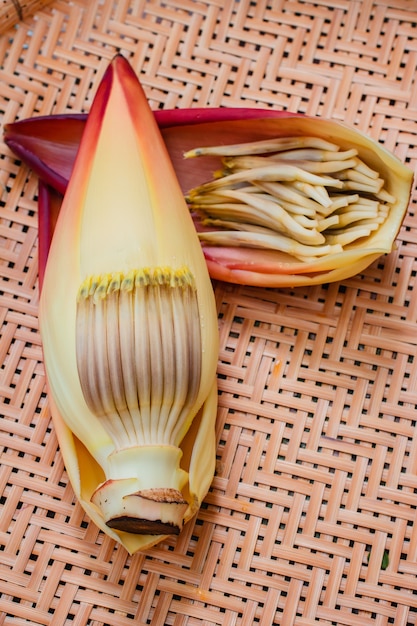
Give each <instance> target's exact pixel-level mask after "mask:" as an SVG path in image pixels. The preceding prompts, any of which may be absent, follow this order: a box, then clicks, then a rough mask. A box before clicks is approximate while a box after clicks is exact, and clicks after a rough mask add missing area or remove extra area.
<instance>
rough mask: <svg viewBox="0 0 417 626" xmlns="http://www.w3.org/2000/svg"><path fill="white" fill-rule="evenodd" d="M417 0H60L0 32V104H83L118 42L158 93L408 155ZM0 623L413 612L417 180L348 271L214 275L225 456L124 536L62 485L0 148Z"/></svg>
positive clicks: (47, 107) (331, 619)
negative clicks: (145, 540) (386, 238)
mask: <svg viewBox="0 0 417 626" xmlns="http://www.w3.org/2000/svg"><path fill="white" fill-rule="evenodd" d="M3 4H4V3H3ZM416 25H417V2H416V1H415V0H391V1H389V0H355V1H353V2H352V1H351V0H332V1H330V0H315V1H314V2H313V1H310V0H260V1H257V2H250V1H249V0H241V1H237V0H236V1H234V0H231V1H230V2H227V1H226V2H225V1H224V0H195V1H192V0H178V1H174V0H172V1H171V0H167V1H165V2H162V1H161V0H148V1H145V0H118V1H117V2H116V1H107V0H92V1H88V0H72V2H66V1H64V0H56V1H54V2H52V3H48V5H47V6H43V7H42V8H38V10H37V11H36V13H35V14H34V15H33V16H32V17H30V16H28V17H26V18H25V19H24V20H23V21H21V22H19V23H18V24H16V25H15V26H13V27H11V26H10V27H9V28H8V30H6V31H5V32H4V33H3V34H2V35H1V36H0V121H1V124H2V125H3V124H4V123H6V122H11V121H14V120H16V119H23V118H25V117H29V116H32V115H47V114H50V113H64V112H68V111H73V112H80V111H88V109H89V106H90V103H91V100H92V97H93V95H94V93H95V91H96V88H97V85H98V82H99V80H100V79H101V77H102V75H103V72H104V70H105V68H106V66H107V64H108V62H109V60H110V59H111V58H112V57H113V55H114V54H115V53H116V52H119V51H120V52H122V53H123V54H124V55H126V56H127V57H129V59H130V61H131V63H132V65H133V67H134V69H135V71H136V72H137V73H138V75H140V78H141V81H142V84H143V86H144V88H145V91H146V93H147V95H148V97H149V100H150V102H151V105H152V107H153V108H155V109H156V108H175V107H178V108H185V107H199V106H211V107H217V106H227V107H233V106H246V107H260V108H262V107H274V108H277V109H280V108H283V109H287V110H290V111H293V112H301V113H306V114H308V115H318V116H321V117H328V118H331V119H335V120H341V121H344V122H346V123H347V124H350V125H352V126H354V127H357V128H359V129H361V130H362V131H364V132H366V133H368V134H369V135H370V136H372V137H373V138H375V139H378V140H379V141H381V142H383V143H384V145H385V146H386V147H387V148H388V149H389V150H391V151H392V152H395V153H396V154H397V156H398V157H399V158H400V159H401V160H403V161H404V162H407V163H408V165H409V166H410V167H411V168H414V169H415V165H416V161H417V123H416V120H417V83H416V76H417V67H416V66H417V29H416ZM0 194H1V199H0V237H1V246H0V264H1V265H0V267H1V269H0V275H1V287H0V316H1V321H0V324H1V331H0V355H1V357H0V363H1V369H0V414H1V416H2V417H1V418H0V446H1V447H0V454H1V457H0V507H1V514H0V624H13V625H17V626H21V625H27V624H34V625H38V624H39V625H45V626H46V625H48V626H87V625H88V626H99V625H103V626H105V625H109V626H130V625H132V626H133V624H135V625H136V624H138V625H143V626H144V625H145V624H152V625H153V626H163V625H165V624H167V625H169V624H172V625H174V626H197V625H200V624H201V625H204V626H209V625H210V626H217V625H220V624H222V625H224V626H251V625H252V624H259V625H261V626H273V625H279V626H291V625H292V624H295V625H297V626H308V625H310V624H313V623H316V622H321V623H322V624H324V625H328V626H330V625H332V624H338V625H341V626H363V625H365V624H376V625H377V626H382V625H384V626H385V625H388V624H395V626H409V625H412V624H417V578H416V576H417V526H416V525H415V519H416V509H417V437H416V436H415V431H416V420H417V412H416V405H417V331H416V321H417V319H416V318H417V297H416V296H415V295H414V293H416V291H415V286H416V275H417V261H416V256H417V226H416V217H415V207H416V199H417V196H416V192H415V190H413V196H412V198H411V203H410V208H409V212H408V215H407V217H406V219H405V221H404V224H403V227H402V229H401V231H400V233H399V236H398V239H397V249H396V250H395V251H394V252H393V253H392V254H390V255H389V256H386V257H384V258H381V259H380V260H379V261H377V262H375V263H374V264H373V265H372V266H371V267H370V268H368V270H366V271H365V272H364V273H363V274H361V275H358V276H356V277H354V278H352V279H350V280H347V281H345V282H343V283H340V284H339V283H336V284H332V285H324V286H320V287H310V288H298V289H294V290H289V289H285V290H266V289H260V288H258V289H256V288H245V287H235V286H232V285H226V284H222V283H218V284H216V286H215V287H216V297H217V304H218V312H219V325H220V334H221V350H220V355H219V364H218V377H219V389H220V397H219V402H220V406H219V414H218V422H217V438H218V448H217V454H218V462H217V472H216V477H215V479H214V482H213V485H212V488H211V490H210V492H209V494H208V496H207V498H206V500H205V502H204V504H203V506H202V508H201V511H200V512H199V514H198V516H197V517H196V519H195V520H192V521H191V522H190V523H189V524H188V525H187V526H186V527H185V529H184V531H183V532H182V533H181V535H180V536H179V537H178V538H177V539H172V540H168V541H166V542H164V543H162V544H160V545H158V546H156V547H155V548H153V549H151V550H149V551H148V552H146V553H143V554H138V555H135V556H134V557H129V556H128V555H127V554H126V552H125V551H124V550H123V549H121V548H120V547H117V546H116V545H115V544H114V543H113V542H112V541H110V540H109V539H108V538H107V537H105V536H104V535H103V534H102V533H100V532H99V531H98V530H97V528H96V527H95V526H94V524H92V523H90V521H89V519H88V518H87V517H86V516H85V515H84V513H83V511H82V509H81V507H80V506H79V505H78V504H77V502H75V501H74V496H73V492H72V489H71V486H70V485H69V483H68V479H67V476H66V473H65V469H64V467H63V463H62V459H61V456H60V453H59V449H58V446H57V441H56V437H55V434H54V431H53V428H52V426H51V422H50V416H49V408H48V398H47V393H46V389H45V378H44V370H43V361H42V351H41V344H40V337H39V333H38V323H37V305H38V297H39V293H38V283H37V254H38V252H37V205H36V194H37V179H36V177H35V176H34V175H33V174H31V173H29V172H28V170H27V169H26V168H25V167H24V166H22V165H21V164H20V163H19V162H17V161H16V159H15V158H14V156H13V155H12V154H11V153H10V151H9V150H8V149H7V148H6V146H5V145H4V143H1V145H0Z"/></svg>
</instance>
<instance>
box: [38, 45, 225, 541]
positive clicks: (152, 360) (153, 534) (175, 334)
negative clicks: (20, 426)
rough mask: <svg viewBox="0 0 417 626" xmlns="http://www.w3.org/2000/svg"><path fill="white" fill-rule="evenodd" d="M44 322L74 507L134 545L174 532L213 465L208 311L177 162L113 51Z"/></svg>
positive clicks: (54, 262)
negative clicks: (75, 501)
mask: <svg viewBox="0 0 417 626" xmlns="http://www.w3.org/2000/svg"><path fill="white" fill-rule="evenodd" d="M39 318H40V329H41V336H42V342H43V350H44V358H45V367H46V374H47V382H48V391H49V398H50V403H51V409H52V416H53V420H54V424H55V428H56V431H57V434H58V439H59V443H60V447H61V450H62V454H63V456H64V461H65V464H66V468H67V471H68V474H69V477H70V479H71V482H72V484H73V486H74V489H75V492H76V495H77V496H78V498H79V500H80V502H81V504H82V505H83V507H84V508H85V510H86V511H87V513H88V514H89V515H90V517H91V518H92V519H93V520H94V521H95V522H96V524H97V525H98V526H99V527H100V528H101V529H103V530H104V531H105V532H106V533H107V534H108V535H110V536H111V537H113V538H114V539H116V540H117V541H119V542H121V543H122V544H123V545H124V546H125V547H126V548H127V550H128V551H129V552H131V553H133V552H136V551H137V550H139V549H143V548H146V547H149V546H151V545H153V544H154V543H156V542H158V541H160V540H161V539H162V538H163V537H165V536H167V535H170V534H178V533H179V532H180V530H181V528H182V526H183V524H184V522H185V521H187V520H189V519H190V518H191V517H192V516H193V515H194V514H195V513H196V511H197V509H198V507H199V505H200V503H201V500H202V498H203V497H204V496H205V494H206V493H207V490H208V488H209V486H210V483H211V480H212V477H213V473H214V463H215V439H214V436H215V435H214V423H215V418H216V409H217V385H216V366H217V358H218V329H217V312H216V307H215V300H214V294H213V289H212V286H211V282H210V277H209V274H208V271H207V267H206V264H205V260H204V256H203V253H202V250H201V246H200V243H199V240H198V236H197V234H196V231H195V229H194V225H193V221H192V219H191V216H190V214H189V210H188V207H187V205H186V203H185V200H184V197H183V193H182V191H181V188H180V186H179V184H178V180H177V177H176V175H175V171H174V170H173V168H172V164H171V161H170V159H169V156H168V154H167V152H166V148H165V145H164V142H163V140H162V138H161V136H160V132H159V129H158V126H157V124H156V122H155V120H154V116H153V114H152V111H151V110H150V108H149V105H148V103H147V101H146V98H145V95H144V93H143V90H142V88H141V86H140V83H139V81H138V80H137V78H136V76H135V74H134V72H133V70H132V68H131V67H130V65H129V64H128V62H127V61H126V60H125V59H124V58H123V57H121V56H117V57H115V59H114V60H113V62H112V63H111V64H110V66H109V68H108V69H107V71H106V73H105V75H104V78H103V80H102V82H101V84H100V86H99V88H98V91H97V94H96V96H95V99H94V102H93V105H92V108H91V111H90V114H89V117H88V121H87V124H86V126H85V129H84V132H83V135H82V139H81V144H80V148H79V152H78V156H77V159H76V162H75V166H74V169H73V171H72V174H71V178H70V181H69V185H68V187H67V190H66V194H65V198H64V201H63V205H62V208H61V210H60V213H59V217H58V221H57V224H56V226H55V229H54V234H53V238H52V243H51V248H50V252H49V255H48V260H47V262H46V269H45V273H44V276H43V285H42V291H41V300H40V310H39Z"/></svg>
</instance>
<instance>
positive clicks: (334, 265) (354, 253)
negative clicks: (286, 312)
mask: <svg viewBox="0 0 417 626" xmlns="http://www.w3.org/2000/svg"><path fill="white" fill-rule="evenodd" d="M154 115H155V119H156V120H157V122H158V124H159V126H160V128H161V132H162V136H163V139H164V141H165V144H166V146H167V149H168V152H169V155H170V158H171V160H172V163H173V166H174V169H175V171H176V174H177V176H178V179H179V182H180V185H181V188H182V191H183V193H184V194H185V195H188V194H189V191H190V190H191V189H193V188H195V187H198V186H203V185H204V184H205V183H206V182H207V181H209V180H210V179H211V178H212V175H213V171H216V170H217V169H218V168H219V164H220V159H219V158H218V156H217V157H216V156H214V155H213V154H211V155H209V156H205V157H204V158H198V159H184V154H185V153H187V152H188V153H192V152H194V154H195V153H196V148H197V147H199V146H213V145H216V144H217V145H224V144H236V143H248V142H255V141H259V140H268V139H271V138H282V137H288V136H295V137H297V136H298V137H301V136H314V137H317V138H319V139H321V140H324V141H332V142H335V143H337V144H338V145H339V146H340V149H341V150H342V151H346V152H347V151H349V150H351V149H352V148H354V149H355V151H356V153H357V155H358V157H359V159H360V160H362V161H364V162H366V164H367V166H368V167H371V168H373V169H374V170H375V171H376V172H377V173H378V174H379V176H380V177H381V179H383V180H384V182H385V190H386V192H387V194H388V195H390V196H391V197H392V202H391V203H390V205H389V212H388V214H387V216H386V218H385V219H384V220H383V223H382V224H381V225H379V224H378V225H377V224H375V225H373V226H371V228H373V230H372V231H371V232H370V234H369V236H363V237H359V238H358V239H357V240H356V241H353V242H351V243H348V244H347V245H344V246H343V250H340V249H339V250H338V249H337V247H332V250H331V252H330V253H328V254H323V255H322V256H319V257H316V258H312V259H305V258H304V259H302V260H300V258H297V256H295V255H294V254H292V253H291V251H290V252H284V251H282V250H277V249H265V248H261V247H249V245H248V238H247V237H246V236H245V234H243V235H242V233H240V238H239V239H238V242H237V244H235V245H232V236H231V235H232V234H234V235H236V233H231V232H230V231H227V230H226V232H225V233H223V234H222V233H221V232H220V233H218V232H217V233H216V232H215V231H216V230H218V229H216V227H215V226H213V225H212V224H209V223H208V221H207V220H204V219H202V216H201V214H200V213H199V212H198V211H193V213H192V214H193V219H194V224H195V228H196V230H197V231H198V233H199V236H200V243H201V246H202V249H203V252H204V256H205V259H206V263H207V266H208V269H209V272H210V275H211V277H212V278H214V279H219V280H224V281H227V282H232V283H238V284H246V285H255V286H263V287H294V286H302V285H314V284H321V283H328V282H334V281H339V280H343V279H346V278H349V277H350V276H353V275H355V274H357V273H359V272H361V271H363V270H364V269H365V268H366V267H367V266H368V265H370V264H371V263H372V262H373V261H374V260H376V259H377V258H378V257H380V256H381V255H383V254H387V253H389V252H391V251H392V249H393V247H394V245H395V238H396V236H397V234H398V231H399V229H400V226H401V223H402V221H403V219H404V215H405V212H406V210H407V207H408V203H409V199H410V193H411V186H412V180H413V174H412V171H411V170H410V169H409V168H408V167H406V166H405V165H403V164H402V163H401V161H400V160H399V159H398V158H397V157H395V156H394V155H392V154H391V153H390V152H389V151H387V150H386V149H385V148H384V147H383V146H382V145H381V144H379V143H378V142H376V141H374V140H372V139H370V138H369V137H367V136H366V135H364V134H363V133H361V132H359V131H357V130H354V129H352V128H350V127H348V126H346V125H344V124H342V123H338V122H334V121H331V120H324V119H318V118H311V117H307V116H301V115H294V114H290V113H287V112H280V111H273V110H259V109H188V110H174V111H156V112H155V113H154ZM85 120H86V116H83V115H63V116H47V117H43V118H33V119H30V120H23V121H21V122H17V123H15V124H9V125H8V126H7V127H6V133H5V140H6V143H8V145H9V146H10V148H11V149H12V150H14V152H15V153H16V154H17V155H18V156H20V157H21V158H22V159H23V160H25V162H26V163H28V164H29V165H30V166H31V167H32V168H33V169H34V170H35V171H36V172H37V173H38V175H39V176H40V177H41V180H42V181H43V183H44V185H45V189H44V192H43V193H42V194H41V197H40V204H39V217H40V220H39V222H40V250H41V258H44V257H46V256H47V251H48V248H49V241H50V235H49V234H48V233H50V230H49V224H50V222H51V219H52V220H53V219H54V218H53V215H54V213H55V212H57V211H58V210H59V202H58V200H57V199H56V196H55V197H54V196H53V195H52V196H51V193H49V191H50V190H52V189H54V190H56V191H57V192H58V193H63V191H64V190H65V188H66V185H67V180H68V178H69V175H70V172H71V169H72V163H73V159H74V156H75V154H76V151H77V147H78V141H79V139H78V138H79V136H80V135H81V133H82V129H83V127H84V124H85ZM191 206H192V205H191ZM51 215H52V218H51ZM379 219H380V218H379ZM380 221H381V220H380ZM368 222H369V220H368ZM219 234H220V237H219ZM251 237H252V238H253V235H251ZM220 238H221V239H222V241H221V242H220ZM240 242H242V243H240ZM40 278H42V264H41V265H40Z"/></svg>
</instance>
